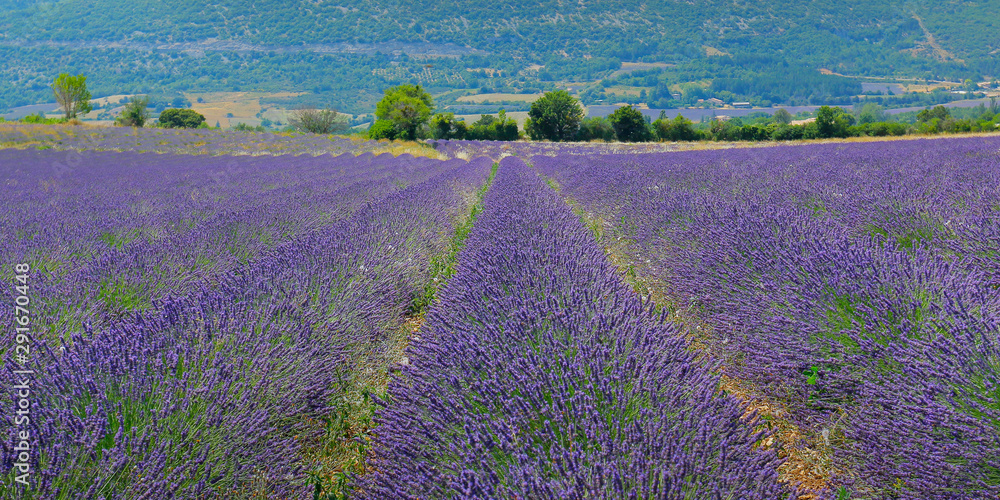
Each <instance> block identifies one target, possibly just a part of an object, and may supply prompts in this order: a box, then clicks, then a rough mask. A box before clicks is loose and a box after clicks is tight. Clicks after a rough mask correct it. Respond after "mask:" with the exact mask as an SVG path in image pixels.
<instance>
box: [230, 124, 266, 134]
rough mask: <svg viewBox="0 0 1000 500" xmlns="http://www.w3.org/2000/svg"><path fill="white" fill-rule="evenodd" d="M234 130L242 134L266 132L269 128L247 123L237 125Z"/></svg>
mask: <svg viewBox="0 0 1000 500" xmlns="http://www.w3.org/2000/svg"><path fill="white" fill-rule="evenodd" d="M233 130H239V131H240V132H266V131H267V128H265V127H264V126H263V125H257V126H256V127H254V126H252V125H247V124H246V123H237V124H236V126H234V127H233Z"/></svg>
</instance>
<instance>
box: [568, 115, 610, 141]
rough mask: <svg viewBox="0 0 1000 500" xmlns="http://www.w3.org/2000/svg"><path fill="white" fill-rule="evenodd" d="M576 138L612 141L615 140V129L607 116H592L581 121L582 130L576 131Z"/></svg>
mask: <svg viewBox="0 0 1000 500" xmlns="http://www.w3.org/2000/svg"><path fill="white" fill-rule="evenodd" d="M576 140H578V141H594V140H600V141H604V142H611V141H613V140H615V129H614V128H613V127H612V126H611V122H609V121H608V119H607V118H602V117H597V116H591V117H588V118H584V119H583V121H581V122H580V130H578V131H577V133H576Z"/></svg>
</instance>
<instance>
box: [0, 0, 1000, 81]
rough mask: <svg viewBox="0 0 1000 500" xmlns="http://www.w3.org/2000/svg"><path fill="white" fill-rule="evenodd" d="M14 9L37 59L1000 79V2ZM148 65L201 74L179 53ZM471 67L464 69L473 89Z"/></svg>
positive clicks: (7, 43) (457, 0) (241, 2)
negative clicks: (199, 56)
mask: <svg viewBox="0 0 1000 500" xmlns="http://www.w3.org/2000/svg"><path fill="white" fill-rule="evenodd" d="M0 12H2V14H0V47H7V50H6V51H7V52H8V54H6V55H13V56H14V58H13V61H14V62H15V63H16V64H21V65H27V66H30V64H28V63H27V62H26V61H23V59H24V58H25V54H24V53H23V51H25V50H34V51H39V53H38V54H36V55H44V54H45V52H44V51H45V50H47V49H49V50H51V49H59V50H61V51H66V50H89V51H94V50H99V51H117V52H116V54H117V55H114V56H113V57H115V58H124V59H128V58H129V57H128V56H127V55H121V54H119V53H123V52H127V51H130V50H143V51H147V52H148V51H151V50H152V51H158V52H157V53H159V54H162V53H163V52H164V51H169V50H170V49H171V48H173V49H176V50H177V51H178V54H181V53H185V54H189V55H190V53H191V52H192V51H197V50H207V51H210V52H211V51H221V52H224V51H233V52H235V53H238V54H247V53H252V52H256V53H265V54H268V53H269V54H274V53H278V54H287V53H289V51H290V50H295V51H304V50H305V51H313V52H314V53H315V52H320V53H322V52H324V51H325V52H327V53H350V54H359V53H360V54H368V55H374V54H376V53H379V52H381V53H385V54H389V53H392V52H393V51H395V52H400V51H401V52H406V53H409V54H411V55H419V53H420V52H424V53H427V54H435V53H436V54H438V55H442V54H443V55H451V56H462V55H463V54H468V55H475V56H477V57H488V58H489V60H486V61H483V60H481V59H476V60H475V62H476V64H489V65H490V66H491V67H498V66H499V67H503V66H506V67H507V69H508V70H515V71H522V70H524V69H525V68H532V67H535V66H544V67H545V68H547V70H548V71H546V70H542V71H539V74H538V75H535V74H530V73H528V74H522V76H525V75H526V79H527V80H531V79H533V78H538V79H539V80H541V81H545V80H546V78H549V79H553V80H556V79H567V76H568V75H567V73H573V72H579V71H581V70H583V71H587V72H588V73H589V75H588V76H599V75H596V74H595V73H600V72H601V71H603V70H606V69H609V68H612V67H613V66H614V65H615V64H618V63H619V62H620V61H630V62H658V63H668V64H683V63H687V62H690V61H698V60H704V61H709V60H712V59H713V58H714V59H715V60H712V61H711V62H710V63H709V64H717V60H718V59H719V58H727V57H730V56H731V57H733V58H739V57H743V58H749V60H751V61H758V63H759V61H761V60H763V61H766V62H767V64H775V65H781V64H794V65H803V66H808V67H810V68H812V70H817V69H818V68H827V69H830V70H832V71H833V72H836V73H843V74H850V75H877V76H884V75H895V76H908V77H915V78H940V79H944V78H949V79H958V78H962V79H964V78H972V79H978V78H989V77H995V76H996V75H1000V62H998V61H997V57H996V54H995V52H997V50H998V49H1000V29H998V28H1000V26H998V24H1000V21H998V20H1000V2H996V1H995V0H967V1H939V0H934V1H931V0H908V1H898V0H891V1H878V0H786V1H783V2H756V1H722V0H690V1H676V0H675V1H657V2H640V1H635V0H599V1H598V0H578V1H570V0H565V1H563V0H543V1H527V0H518V1H501V2H482V1H479V0H424V1H421V2H410V1H403V0H365V1H360V0H336V1H324V0H301V1H300V0H256V1H245V0H227V1H208V2H205V1H194V0H166V1H164V0H155V1H154V0H134V1H129V2H121V1H118V0H114V1H112V0H56V1H49V2H32V1H27V2H25V1H24V0H16V1H15V0H0ZM11 47H15V48H17V50H18V51H21V52H22V53H21V54H20V55H17V54H11V53H10V52H11V51H12V49H11ZM183 51H186V52H183ZM0 55H3V54H0ZM102 57H107V54H103V56H102ZM8 59H9V58H8ZM226 59H228V60H231V59H232V58H231V57H229V58H226ZM567 61H587V62H583V63H579V64H577V63H568V62H567ZM141 63H142V64H145V65H152V66H154V67H158V65H160V64H167V65H170V64H177V65H178V68H179V69H178V70H177V71H176V72H175V73H177V74H180V75H182V74H184V73H185V72H186V71H187V70H186V69H184V63H177V62H176V61H175V62H174V63H170V62H169V61H167V62H164V61H162V60H156V61H148V60H146V61H142V62H141ZM254 64H255V63H248V65H249V66H254ZM268 64H271V65H272V66H273V67H274V68H275V69H280V66H281V64H285V63H281V64H278V65H277V66H274V64H277V63H276V62H274V61H272V62H270V63H268ZM567 65H568V66H569V68H565V70H564V69H561V68H563V67H565V66H567ZM466 66H469V65H466ZM518 66H520V67H518ZM581 68H583V69H581ZM465 69H469V68H465ZM126 71H127V69H126ZM444 71H445V72H447V71H449V70H447V69H446V70H444ZM30 72H31V71H29V73H30ZM265 72H266V71H265ZM21 73H24V72H23V71H22V72H20V73H19V74H21ZM375 73H378V72H377V71H375ZM463 75H464V74H463V73H461V72H455V75H454V76H455V78H456V79H459V80H463V82H461V84H463V85H464V84H466V83H469V82H467V81H464V80H466V79H465V78H463ZM214 76H216V79H218V78H217V77H218V76H221V75H214ZM728 76H733V75H728ZM274 78H277V77H274ZM274 78H271V80H273V79H274ZM303 78H304V80H305V81H303V82H302V83H309V84H310V85H311V83H310V82H311V80H310V77H309V76H308V75H307V76H304V77H303ZM227 80H228V79H227ZM233 80H235V81H237V82H238V83H237V84H236V85H237V86H239V85H243V84H244V83H239V82H241V81H242V79H241V78H240V77H234V78H233ZM262 80H268V78H267V77H264V78H263V79H262ZM449 80H450V78H443V81H444V82H448V81H449ZM307 81H308V82H307ZM245 83H246V84H251V83H250V82H245ZM427 83H432V82H427ZM256 84H257V85H260V84H261V82H257V83H256ZM364 85H367V83H364ZM456 85H457V86H461V85H459V83H458V82H456ZM307 86H308V85H307ZM443 86H445V87H447V85H443Z"/></svg>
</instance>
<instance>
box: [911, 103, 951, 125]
mask: <svg viewBox="0 0 1000 500" xmlns="http://www.w3.org/2000/svg"><path fill="white" fill-rule="evenodd" d="M935 118H937V119H938V120H940V121H944V120H947V119H948V118H951V113H950V112H949V111H948V108H946V107H944V106H934V108H932V109H925V110H923V111H921V112H919V113H917V120H918V121H921V122H929V121H931V120H933V119H935Z"/></svg>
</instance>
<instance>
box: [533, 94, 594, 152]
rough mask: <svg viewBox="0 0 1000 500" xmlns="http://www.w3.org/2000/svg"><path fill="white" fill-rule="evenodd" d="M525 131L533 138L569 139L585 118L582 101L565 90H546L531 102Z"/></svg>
mask: <svg viewBox="0 0 1000 500" xmlns="http://www.w3.org/2000/svg"><path fill="white" fill-rule="evenodd" d="M528 118H529V119H530V121H529V122H527V123H525V126H524V128H525V131H526V132H527V133H528V135H529V136H530V137H531V138H532V139H533V140H536V141H537V140H549V141H569V140H572V139H573V138H574V137H575V136H576V132H577V130H578V129H579V128H580V121H581V120H583V108H581V107H580V102H579V101H578V100H576V98H574V97H573V96H571V95H570V94H569V92H566V91H565V90H557V91H554V92H546V93H545V95H543V96H542V97H541V98H539V99H538V100H536V101H535V102H533V103H532V104H531V109H530V110H529V111H528Z"/></svg>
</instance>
